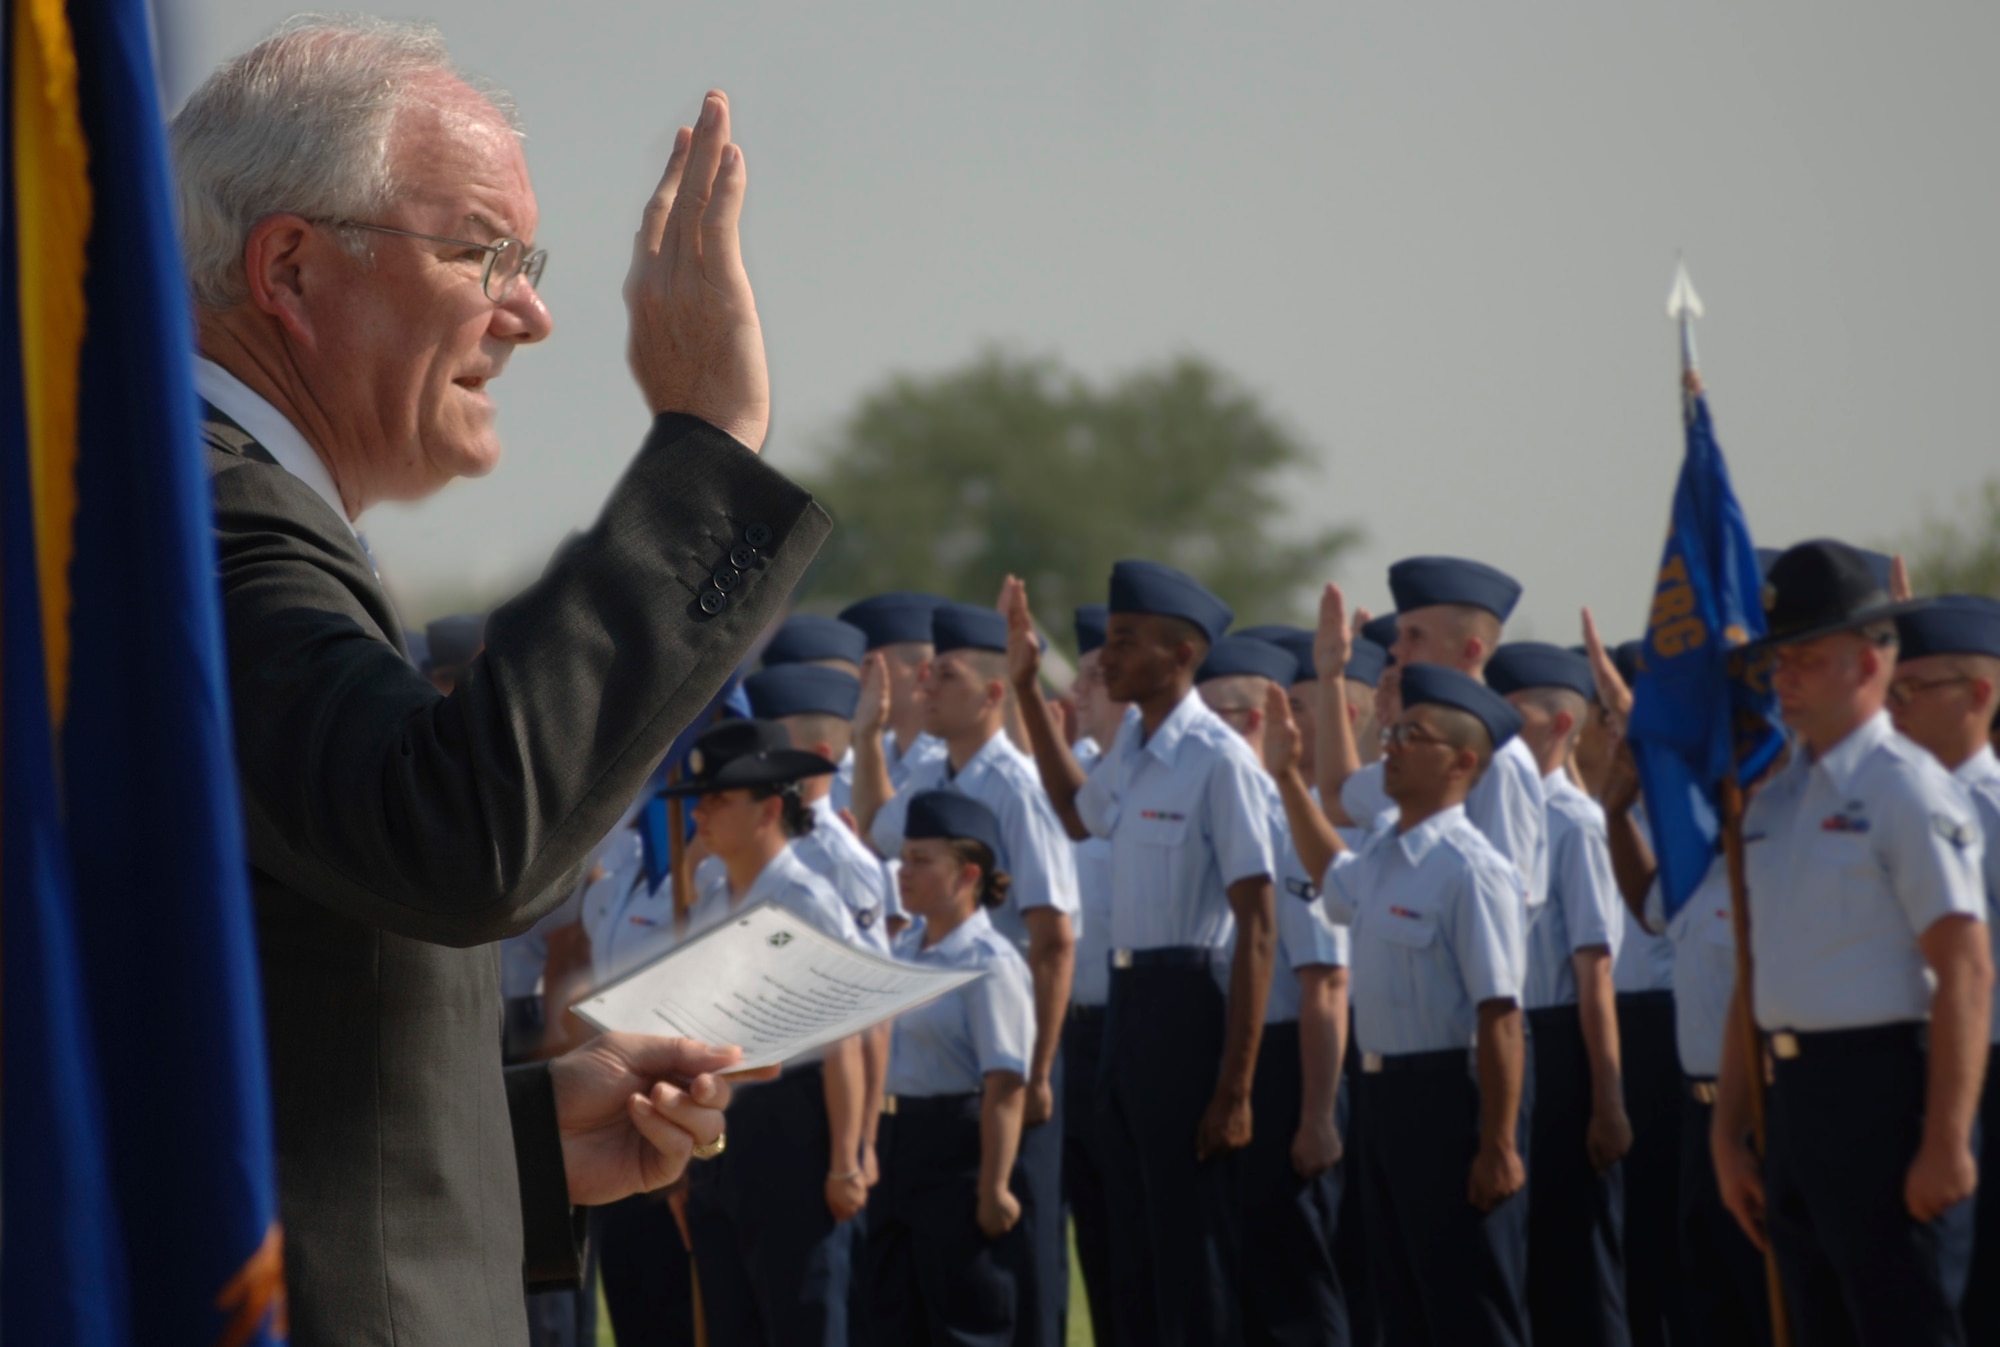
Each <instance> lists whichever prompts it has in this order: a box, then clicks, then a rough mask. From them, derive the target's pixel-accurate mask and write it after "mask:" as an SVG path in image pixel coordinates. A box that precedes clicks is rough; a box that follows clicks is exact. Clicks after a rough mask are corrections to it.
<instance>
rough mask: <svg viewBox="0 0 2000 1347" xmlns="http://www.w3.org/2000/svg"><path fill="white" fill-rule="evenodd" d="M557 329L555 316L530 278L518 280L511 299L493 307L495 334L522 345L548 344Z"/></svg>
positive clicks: (509, 297)
mask: <svg viewBox="0 0 2000 1347" xmlns="http://www.w3.org/2000/svg"><path fill="white" fill-rule="evenodd" d="M555 327H556V320H555V315H553V314H551V313H550V312H549V306H548V305H547V304H545V303H543V302H542V294H541V291H539V290H537V289H535V286H534V282H532V281H530V280H529V279H528V278H527V277H526V276H522V277H520V278H518V279H517V280H516V281H515V282H514V288H513V289H512V290H510V291H508V292H507V298H506V299H504V300H502V301H501V302H500V303H498V304H496V305H495V306H494V308H493V335H494V336H496V337H498V338H500V339H501V340H502V341H509V342H513V343H514V344H516V345H518V346H527V345H529V344H531V343H533V342H538V341H546V340H547V339H548V336H549V334H550V333H551V332H554V331H555Z"/></svg>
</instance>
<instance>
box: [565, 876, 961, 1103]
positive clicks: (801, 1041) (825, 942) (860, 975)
mask: <svg viewBox="0 0 2000 1347" xmlns="http://www.w3.org/2000/svg"><path fill="white" fill-rule="evenodd" d="M981 976H983V972H982V970H979V969H969V968H961V969H934V968H921V967H918V966H917V965H915V964H906V963H898V962H896V961H895V960H894V959H886V958H883V957H882V956H881V955H879V954H875V953H873V952H871V951H869V950H863V949H856V948H855V947H854V946H852V945H848V944H843V943H842V942H841V941H838V940H835V939H833V938H832V937H831V936H828V935H824V934H822V933H821V932H819V931H817V930H815V929H813V928H812V927H811V926H808V925H806V924H805V923H804V922H802V921H800V920H799V919H798V918H796V917H794V916H792V915H791V914H790V913H789V912H786V911H785V910H784V909H783V908H781V907H776V906H773V905H772V904H769V903H758V904H756V905H755V906H752V907H746V908H744V909H743V910H742V911H740V912H735V913H732V914H730V916H729V918H728V919H727V920H725V921H723V922H721V923H719V924H717V925H715V926H711V927H710V928H709V929H708V930H706V931H704V932H702V933H701V934H700V935H698V936H695V937H694V938H692V939H690V940H688V941H687V942H686V943H684V944H681V945H677V946H675V947H674V948H673V949H671V950H668V951H667V952H666V953H665V954H662V955H661V956H660V957H659V958H657V959H655V960H653V961H652V962H651V963H649V964H645V965H642V966H641V967H638V968H635V969H633V970H632V971H631V972H629V973H627V974H625V975H624V976H623V977H621V978H619V979H618V980H617V981H615V982H611V983H608V984H607V985H605V986H603V987H600V988H598V989H597V990H596V991H594V992H592V993H591V994H590V995H589V996H586V997H584V998H583V999H582V1000H581V1001H578V1002H577V1003H576V1004H575V1005H573V1006H571V1007H570V1009H571V1010H574V1011H575V1012H576V1013H577V1015H578V1016H579V1017H581V1018H582V1019H583V1020H584V1021H585V1022H587V1023H589V1024H590V1025H592V1026H593V1027H595V1028H597V1029H601V1030H607V1031H608V1030H623V1031H625V1032H627V1033H634V1034H665V1035H668V1036H670V1037H679V1038H695V1039H700V1040H701V1041H702V1042H704V1043H714V1044H717V1045H723V1044H729V1043H734V1044H736V1045H737V1046H738V1047H741V1048H742V1049H743V1062H742V1065H741V1066H739V1067H732V1068H731V1070H752V1069H755V1068H757V1067H762V1066H776V1065H778V1064H780V1063H782V1062H786V1061H789V1060H791V1059H792V1058H794V1057H797V1056H799V1055H800V1054H801V1053H806V1052H811V1051H812V1050H813V1049H814V1048H823V1047H825V1046H826V1045H827V1044H829V1043H834V1042H838V1041H839V1040H840V1039H843V1038H846V1037H847V1036H848V1035H849V1034H855V1033H859V1032H860V1031H861V1030H863V1029H866V1028H868V1027H869V1026H870V1025H873V1024H879V1023H881V1022H882V1021H883V1020H886V1019H890V1018H892V1017H894V1016H896V1015H900V1014H902V1013H903V1012H904V1011H906V1010H908V1009H910V1008H911V1007H912V1006H920V1005H922V1004H923V1003H924V1002H926V1001H928V1000H931V999H932V998H933V997H937V996H942V995H944V994H945V993H946V992H948V991H951V990H952V989H953V988H955V987H962V986H964V985H965V984H966V983H968V982H970V981H972V980H973V979H974V978H977V977H981Z"/></svg>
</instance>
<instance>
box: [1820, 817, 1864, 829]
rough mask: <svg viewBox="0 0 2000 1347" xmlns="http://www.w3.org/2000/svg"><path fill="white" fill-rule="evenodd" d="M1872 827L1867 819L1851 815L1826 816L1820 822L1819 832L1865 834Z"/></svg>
mask: <svg viewBox="0 0 2000 1347" xmlns="http://www.w3.org/2000/svg"><path fill="white" fill-rule="evenodd" d="M1872 826H1873V825H1872V824H1870V823H1869V822H1868V820H1867V819H1865V818H1857V817H1856V816H1855V815H1853V814H1828V815H1827V816H1826V817H1825V818H1823V819H1821V820H1820V824H1819V830H1820V831H1821V832H1823V833H1865V832H1867V831H1868V829H1869V828H1870V827H1872Z"/></svg>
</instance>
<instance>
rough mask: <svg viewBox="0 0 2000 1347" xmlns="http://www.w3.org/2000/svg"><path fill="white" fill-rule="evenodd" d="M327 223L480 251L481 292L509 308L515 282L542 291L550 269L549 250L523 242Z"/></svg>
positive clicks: (347, 222)
mask: <svg viewBox="0 0 2000 1347" xmlns="http://www.w3.org/2000/svg"><path fill="white" fill-rule="evenodd" d="M323 223H326V224H330V225H332V226H333V227H334V228H335V229H367V230H372V231H373V232H375V233H377V234H394V235H396V236H397V237H399V238H406V239H422V240H423V241H424V242H426V243H449V244H452V245H453V246H455V247H459V248H476V249H478V250H479V251H480V252H482V253H485V254H486V270H484V271H483V272H481V273H480V275H479V288H480V289H481V290H484V291H485V292H486V297H487V298H488V299H490V300H492V301H493V302H494V303H495V304H505V303H506V302H507V297H508V296H509V295H511V294H513V293H514V282H516V281H518V280H520V279H521V278H522V277H523V276H526V277H527V278H528V284H529V285H531V286H533V287H535V288H536V289H540V288H541V284H542V272H543V270H544V269H545V268H547V266H548V265H549V250H548V249H546V248H535V249H532V250H531V249H530V248H529V247H528V245H527V244H525V243H523V242H521V240H519V239H512V238H508V239H496V240H495V241H493V242H492V243H474V242H473V241H472V240H471V239H449V238H446V237H444V236H443V235H442V234H419V233H417V232H416V231H415V230H411V229H391V228H390V227H389V226H388V225H378V224H364V223H363V222H362V221H360V220H327V221H324V222H323Z"/></svg>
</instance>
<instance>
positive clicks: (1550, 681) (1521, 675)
mask: <svg viewBox="0 0 2000 1347" xmlns="http://www.w3.org/2000/svg"><path fill="white" fill-rule="evenodd" d="M1486 686H1488V687H1490V688H1492V689H1493V690H1494V691H1495V692H1497V693H1499V694H1500V695H1501V696H1503V697H1505V696H1506V695H1508V694H1509V693H1512V692H1521V691H1524V690H1525V689H1527V688H1566V689H1568V690H1569V691H1571V692H1576V693H1580V694H1582V696H1583V699H1584V700H1585V701H1594V700H1596V698H1597V680H1596V679H1594V678H1592V677H1591V676H1590V661H1589V660H1588V659H1586V658H1585V657H1584V656H1582V655H1578V654H1575V653H1574V652H1572V651H1568V650H1565V649H1563V648H1562V647H1561V646H1559V645H1549V644H1548V643H1546V642H1544V641H1514V642H1511V643H1509V644H1507V645H1503V646H1501V647H1500V648H1499V649H1498V650H1496V651H1494V652H1493V658H1492V659H1490V660H1488V661H1487V662H1486Z"/></svg>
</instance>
